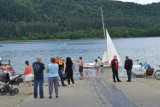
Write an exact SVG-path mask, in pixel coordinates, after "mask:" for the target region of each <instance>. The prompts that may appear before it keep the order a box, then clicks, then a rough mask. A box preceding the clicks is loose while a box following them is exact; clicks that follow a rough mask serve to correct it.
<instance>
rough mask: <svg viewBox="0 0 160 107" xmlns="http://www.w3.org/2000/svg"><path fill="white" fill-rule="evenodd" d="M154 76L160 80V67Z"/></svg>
mask: <svg viewBox="0 0 160 107" xmlns="http://www.w3.org/2000/svg"><path fill="white" fill-rule="evenodd" d="M153 76H154V77H155V78H156V79H157V80H160V65H159V66H158V69H157V70H156V71H155V72H154V74H153Z"/></svg>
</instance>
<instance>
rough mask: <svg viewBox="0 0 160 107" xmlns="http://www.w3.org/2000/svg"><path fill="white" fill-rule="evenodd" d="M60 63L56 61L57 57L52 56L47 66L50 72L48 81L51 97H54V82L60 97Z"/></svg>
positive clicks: (56, 92)
mask: <svg viewBox="0 0 160 107" xmlns="http://www.w3.org/2000/svg"><path fill="white" fill-rule="evenodd" d="M58 70H59V68H58V64H57V63H56V59H55V58H54V57H53V58H51V63H50V64H48V66H47V72H48V83H49V98H52V93H53V84H54V89H55V94H56V98H58V77H59V74H58Z"/></svg>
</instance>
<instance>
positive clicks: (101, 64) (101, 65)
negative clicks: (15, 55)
mask: <svg viewBox="0 0 160 107" xmlns="http://www.w3.org/2000/svg"><path fill="white" fill-rule="evenodd" d="M99 64H100V67H101V70H100V73H101V74H102V73H103V61H102V58H100V61H99Z"/></svg>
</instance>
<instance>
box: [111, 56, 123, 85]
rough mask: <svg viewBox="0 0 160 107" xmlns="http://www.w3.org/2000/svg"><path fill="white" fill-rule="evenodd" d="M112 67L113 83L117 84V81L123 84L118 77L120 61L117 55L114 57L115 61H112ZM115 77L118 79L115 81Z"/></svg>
mask: <svg viewBox="0 0 160 107" xmlns="http://www.w3.org/2000/svg"><path fill="white" fill-rule="evenodd" d="M110 66H111V68H112V73H113V81H114V82H116V79H117V82H121V80H120V79H119V77H118V59H117V56H116V55H115V56H114V59H112V61H111V65H110ZM115 77H116V79H115Z"/></svg>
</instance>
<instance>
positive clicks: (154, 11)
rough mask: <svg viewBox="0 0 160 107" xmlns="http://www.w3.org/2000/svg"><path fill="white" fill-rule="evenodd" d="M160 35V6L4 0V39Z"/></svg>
mask: <svg viewBox="0 0 160 107" xmlns="http://www.w3.org/2000/svg"><path fill="white" fill-rule="evenodd" d="M101 6H102V7H103V13H104V22H105V27H106V28H107V29H108V31H109V33H110V35H111V37H117V38H119V37H149V36H155V37H157V36H160V18H159V17H160V11H159V10H160V3H154V4H148V5H140V4H135V3H129V2H120V1H112V0H0V40H37V39H38V40H42V39H81V38H83V39H85V38H103V30H102V21H101V13H100V7H101Z"/></svg>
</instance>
